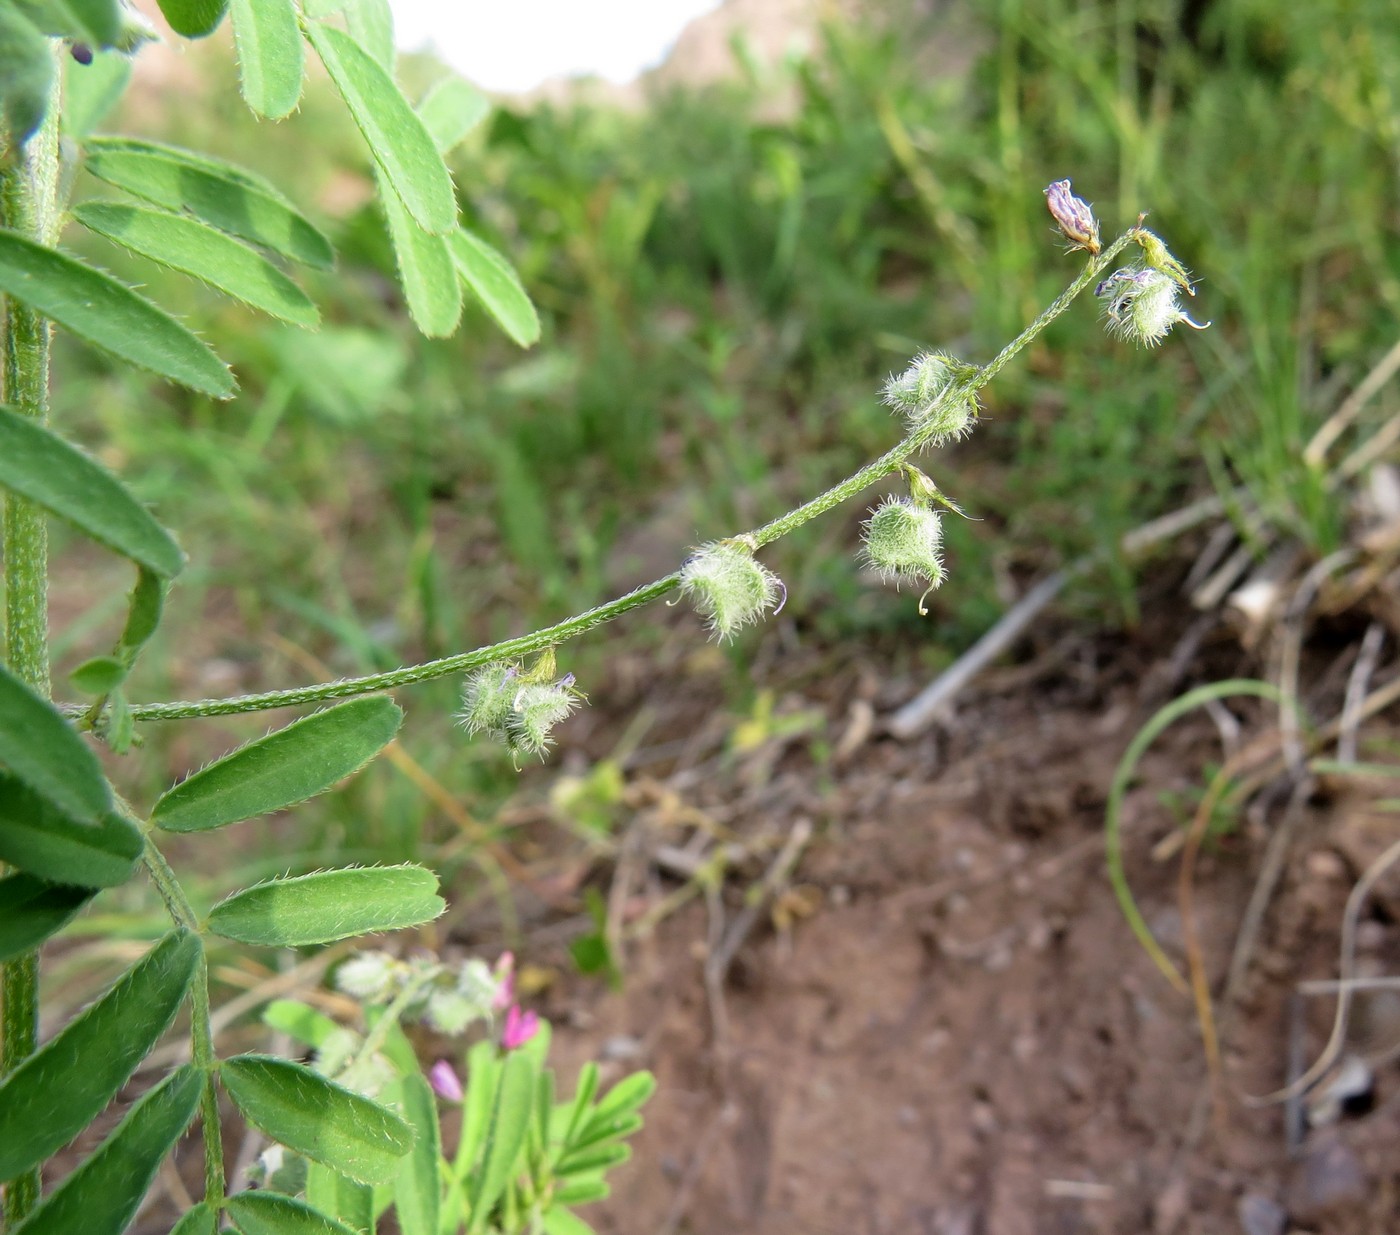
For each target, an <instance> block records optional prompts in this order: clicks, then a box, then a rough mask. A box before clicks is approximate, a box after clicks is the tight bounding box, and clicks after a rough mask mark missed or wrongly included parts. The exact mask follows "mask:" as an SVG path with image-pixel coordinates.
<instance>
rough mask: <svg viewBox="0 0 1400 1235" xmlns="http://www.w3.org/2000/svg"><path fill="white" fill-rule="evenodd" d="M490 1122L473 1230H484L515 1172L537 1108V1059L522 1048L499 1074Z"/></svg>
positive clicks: (473, 1208)
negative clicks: (517, 1160) (535, 1100)
mask: <svg viewBox="0 0 1400 1235" xmlns="http://www.w3.org/2000/svg"><path fill="white" fill-rule="evenodd" d="M498 1075H499V1078H500V1079H499V1081H498V1082H497V1088H496V1094H495V1102H494V1103H493V1105H492V1110H491V1122H490V1124H489V1125H488V1126H487V1129H486V1144H485V1148H484V1149H483V1151H482V1157H481V1168H480V1173H479V1174H478V1175H477V1177H476V1186H475V1188H474V1189H473V1190H472V1198H471V1219H470V1221H469V1222H468V1224H467V1231H468V1232H469V1235H470V1233H473V1232H477V1231H481V1230H484V1229H485V1226H486V1219H487V1218H488V1217H490V1214H491V1209H492V1207H493V1206H494V1205H495V1204H496V1201H497V1199H498V1198H499V1197H500V1195H501V1193H502V1192H504V1191H505V1188H506V1185H507V1184H508V1183H509V1182H510V1180H511V1179H512V1177H513V1176H514V1174H515V1169H516V1159H517V1158H518V1157H519V1156H520V1150H521V1148H522V1146H523V1145H524V1144H525V1134H526V1133H527V1132H528V1131H529V1129H530V1119H531V1117H532V1115H533V1109H534V1094H535V1061H534V1060H533V1059H531V1058H530V1057H529V1056H528V1055H525V1054H522V1053H521V1052H520V1051H513V1052H512V1053H511V1054H509V1055H507V1056H506V1058H505V1060H504V1062H503V1063H502V1064H501V1067H500V1071H499V1073H498Z"/></svg>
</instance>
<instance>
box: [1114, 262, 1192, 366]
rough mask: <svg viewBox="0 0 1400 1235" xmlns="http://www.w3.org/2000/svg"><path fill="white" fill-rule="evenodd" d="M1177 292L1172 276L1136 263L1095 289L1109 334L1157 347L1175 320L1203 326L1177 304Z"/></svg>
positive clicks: (1176, 282)
mask: <svg viewBox="0 0 1400 1235" xmlns="http://www.w3.org/2000/svg"><path fill="white" fill-rule="evenodd" d="M1180 292H1181V286H1180V284H1179V283H1178V281H1177V280H1176V279H1174V278H1173V277H1172V276H1171V275H1169V274H1167V273H1166V272H1164V271H1161V270H1155V269H1153V268H1152V267H1151V266H1137V265H1134V266H1125V267H1124V268H1123V269H1121V270H1115V271H1114V272H1113V273H1112V274H1111V275H1109V276H1108V278H1106V279H1105V280H1104V281H1103V282H1102V283H1100V284H1099V285H1098V287H1096V288H1095V289H1094V294H1095V295H1096V296H1097V297H1098V298H1099V301H1100V303H1101V304H1102V305H1103V307H1104V309H1103V315H1104V322H1105V326H1106V329H1107V330H1108V333H1109V336H1110V337H1111V338H1114V339H1122V340H1124V341H1127V340H1132V342H1134V343H1141V344H1142V345H1143V346H1145V347H1156V345H1157V344H1158V343H1160V342H1161V341H1162V340H1163V339H1165V338H1166V337H1167V334H1168V332H1169V331H1170V330H1171V328H1172V327H1173V326H1175V325H1176V324H1177V322H1185V323H1186V324H1187V325H1188V326H1191V327H1193V328H1194V329H1196V330H1204V329H1205V326H1202V325H1200V324H1198V323H1197V322H1193V321H1192V320H1191V319H1190V318H1189V317H1187V316H1186V314H1185V313H1183V312H1182V311H1181V309H1180V307H1179V306H1178V304H1177V297H1178V295H1179V294H1180ZM1209 325H1210V323H1209V322H1207V323H1206V326H1209Z"/></svg>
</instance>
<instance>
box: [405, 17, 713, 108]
mask: <svg viewBox="0 0 1400 1235" xmlns="http://www.w3.org/2000/svg"><path fill="white" fill-rule="evenodd" d="M390 7H391V8H392V9H393V11H394V27H395V33H396V39H397V42H398V45H399V48H400V50H401V51H406V52H414V51H424V50H427V49H429V48H431V49H432V50H434V51H436V53H437V55H438V56H439V58H440V59H441V60H443V62H444V63H446V64H448V65H450V66H451V67H452V68H454V69H456V70H457V72H459V73H460V74H461V75H462V76H463V77H465V78H467V80H468V81H470V82H472V83H473V84H474V85H477V86H480V87H482V89H484V90H494V91H500V92H504V93H516V92H521V91H526V90H532V89H534V88H535V87H536V86H538V85H540V83H542V82H544V81H547V80H548V79H549V78H551V77H572V76H580V75H585V74H596V75H597V76H599V77H604V78H607V79H608V80H609V81H613V82H618V83H623V82H628V81H631V80H632V79H633V78H634V77H636V76H637V74H638V73H640V72H642V71H643V70H645V69H649V68H652V67H654V66H655V65H657V64H659V63H660V62H661V60H662V59H663V58H664V57H665V55H666V53H667V51H669V50H670V47H671V44H672V43H674V42H675V40H676V36H677V35H678V34H680V32H681V31H682V30H683V29H684V28H685V26H686V23H688V22H690V21H692V20H693V19H694V18H696V17H699V16H700V15H701V14H703V13H708V12H709V11H710V10H712V9H715V8H718V7H719V0H495V2H494V3H486V2H483V0H448V2H446V3H444V0H390Z"/></svg>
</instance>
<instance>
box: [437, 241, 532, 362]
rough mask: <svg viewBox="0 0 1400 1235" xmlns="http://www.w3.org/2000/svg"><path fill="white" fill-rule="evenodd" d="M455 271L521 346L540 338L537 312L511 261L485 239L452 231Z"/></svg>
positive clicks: (503, 328)
mask: <svg viewBox="0 0 1400 1235" xmlns="http://www.w3.org/2000/svg"><path fill="white" fill-rule="evenodd" d="M451 243H452V260H453V261H454V262H456V263H457V273H458V274H460V275H461V276H462V282H464V283H465V284H466V285H467V287H468V288H469V289H470V290H471V292H472V294H473V295H474V296H475V297H476V298H477V299H478V300H480V301H481V303H482V305H483V306H484V307H485V309H486V311H487V312H488V313H489V314H491V316H492V317H494V318H495V319H496V322H497V324H498V325H499V326H500V327H501V329H502V330H504V331H505V332H506V334H508V335H509V336H510V337H511V339H513V340H514V341H515V342H516V343H518V344H519V345H520V346H521V347H529V346H530V345H531V344H532V343H534V342H536V341H537V340H538V339H539V337H540V319H539V314H537V313H536V312H535V306H534V305H533V304H531V303H530V297H529V296H528V295H527V294H526V292H525V288H524V287H523V286H522V285H521V283H520V276H519V275H517V274H516V273H515V270H514V269H513V268H512V267H511V264H510V263H509V262H508V261H506V259H505V258H504V257H502V256H501V255H500V254H499V253H497V252H496V250H495V249H493V248H492V247H491V246H490V245H489V244H487V243H486V241H484V240H481V239H479V238H478V237H476V236H473V235H472V234H471V232H468V231H464V230H462V229H460V228H459V229H458V230H457V231H456V232H454V233H453V234H452V240H451Z"/></svg>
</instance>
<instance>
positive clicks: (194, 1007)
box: [133, 820, 224, 1208]
mask: <svg viewBox="0 0 1400 1235" xmlns="http://www.w3.org/2000/svg"><path fill="white" fill-rule="evenodd" d="M133 822H138V821H136V820H133ZM141 863H142V865H143V866H145V868H146V871H147V873H148V874H149V875H150V876H151V882H152V883H154V884H155V885H156V891H158V892H159V893H160V898H161V900H163V901H164V902H165V907H166V909H168V910H169V911H170V916H171V917H172V918H173V919H174V920H175V924H176V925H177V926H183V927H184V928H185V929H186V930H191V931H195V932H198V931H199V917H198V915H197V914H196V913H195V911H194V908H193V906H191V905H190V902H189V901H188V900H187V899H186V897H185V890H184V889H183V888H182V887H181V886H180V881H179V880H178V879H177V878H176V877H175V872H174V871H173V870H171V869H170V863H169V862H167V861H166V860H165V855H164V854H163V853H161V851H160V850H159V849H158V848H157V847H156V843H155V842H154V841H153V840H152V839H151V838H150V836H149V835H147V837H146V846H145V851H144V852H143V853H142V855H141ZM190 1054H191V1056H192V1058H193V1059H194V1065H195V1067H197V1068H198V1069H199V1070H200V1071H201V1072H203V1073H204V1092H203V1094H202V1095H201V1097H200V1116H201V1120H200V1122H201V1127H202V1130H203V1134H204V1199H205V1200H206V1201H208V1202H209V1204H210V1205H213V1206H214V1207H215V1208H218V1207H219V1206H220V1205H222V1204H223V1200H224V1130H223V1120H222V1119H221V1117H220V1115H219V1089H218V1084H217V1082H216V1081H215V1075H214V1074H215V1069H216V1067H217V1065H218V1059H217V1057H216V1056H215V1054H214V1030H213V1025H212V1022H211V1021H210V1019H209V958H208V957H207V956H206V955H205V953H204V949H203V948H202V947H201V948H200V950H199V963H198V965H197V966H196V967H195V971H194V981H193V983H191V985H190Z"/></svg>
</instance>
